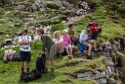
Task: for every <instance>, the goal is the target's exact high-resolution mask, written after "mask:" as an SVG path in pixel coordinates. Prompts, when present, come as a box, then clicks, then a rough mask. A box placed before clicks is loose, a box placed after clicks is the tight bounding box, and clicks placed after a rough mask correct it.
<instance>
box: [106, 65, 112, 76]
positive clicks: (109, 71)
mask: <svg viewBox="0 0 125 84" xmlns="http://www.w3.org/2000/svg"><path fill="white" fill-rule="evenodd" d="M107 75H108V76H111V75H112V71H111V68H110V67H109V66H108V67H107Z"/></svg>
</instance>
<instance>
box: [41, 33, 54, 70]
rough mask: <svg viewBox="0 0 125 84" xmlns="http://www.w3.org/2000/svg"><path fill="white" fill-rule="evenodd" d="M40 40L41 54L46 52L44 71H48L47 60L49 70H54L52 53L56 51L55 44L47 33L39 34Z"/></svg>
mask: <svg viewBox="0 0 125 84" xmlns="http://www.w3.org/2000/svg"><path fill="white" fill-rule="evenodd" d="M41 40H42V42H43V48H42V52H41V54H44V53H45V52H47V53H46V63H45V72H47V71H48V60H50V61H51V66H52V67H51V72H54V71H55V69H54V55H55V53H56V44H55V42H54V41H53V39H52V38H51V37H50V36H49V35H47V34H43V35H42V36H41Z"/></svg>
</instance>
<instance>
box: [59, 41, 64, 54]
mask: <svg viewBox="0 0 125 84" xmlns="http://www.w3.org/2000/svg"><path fill="white" fill-rule="evenodd" d="M62 51H63V43H60V44H59V52H62Z"/></svg>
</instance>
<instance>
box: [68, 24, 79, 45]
mask: <svg viewBox="0 0 125 84" xmlns="http://www.w3.org/2000/svg"><path fill="white" fill-rule="evenodd" d="M68 34H69V35H70V38H71V41H72V44H74V45H77V39H78V36H77V32H76V31H75V30H74V24H69V29H68Z"/></svg>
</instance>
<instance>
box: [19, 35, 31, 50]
mask: <svg viewBox="0 0 125 84" xmlns="http://www.w3.org/2000/svg"><path fill="white" fill-rule="evenodd" d="M27 41H32V39H31V36H28V35H26V36H20V37H19V40H18V42H27ZM20 50H21V51H25V52H29V51H30V44H28V45H23V46H20Z"/></svg>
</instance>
